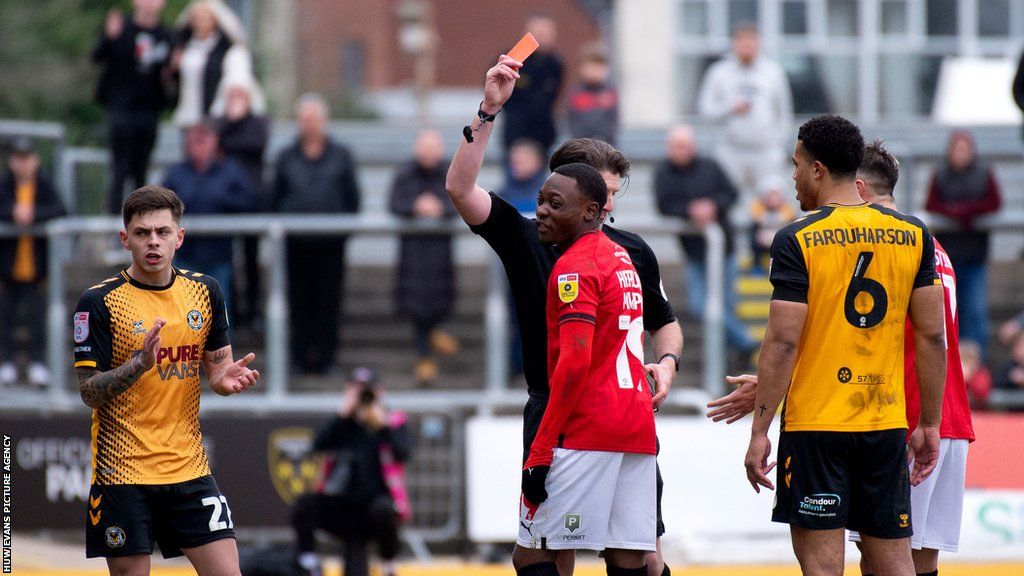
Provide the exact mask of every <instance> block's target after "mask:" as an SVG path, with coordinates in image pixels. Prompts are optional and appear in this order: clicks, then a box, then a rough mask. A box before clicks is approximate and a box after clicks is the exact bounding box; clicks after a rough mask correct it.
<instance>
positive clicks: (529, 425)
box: [523, 394, 548, 464]
mask: <svg viewBox="0 0 1024 576" xmlns="http://www.w3.org/2000/svg"><path fill="white" fill-rule="evenodd" d="M547 407H548V399H547V396H534V395H533V394H530V397H529V398H528V399H527V400H526V406H524V407H523V464H526V459H527V458H529V457H530V446H532V445H533V439H534V438H536V437H537V430H538V429H539V428H540V421H541V419H543V418H544V410H545V409H547Z"/></svg>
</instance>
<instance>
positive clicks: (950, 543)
mask: <svg viewBox="0 0 1024 576" xmlns="http://www.w3.org/2000/svg"><path fill="white" fill-rule="evenodd" d="M968 444H969V442H968V441H967V440H963V439H952V438H943V439H942V440H940V441H939V461H938V463H937V464H935V470H933V471H932V473H931V474H930V475H929V476H928V478H926V479H925V481H924V482H922V483H920V484H918V485H917V486H912V487H911V488H910V510H911V512H910V516H911V518H912V519H913V521H914V535H913V536H911V537H910V545H911V546H912V547H913V548H914V549H915V550H920V549H922V548H930V549H932V550H942V551H943V552H956V551H958V550H959V549H960V524H961V521H962V518H963V513H964V481H965V479H966V475H967V445H968ZM850 541H852V542H860V534H859V533H857V532H850Z"/></svg>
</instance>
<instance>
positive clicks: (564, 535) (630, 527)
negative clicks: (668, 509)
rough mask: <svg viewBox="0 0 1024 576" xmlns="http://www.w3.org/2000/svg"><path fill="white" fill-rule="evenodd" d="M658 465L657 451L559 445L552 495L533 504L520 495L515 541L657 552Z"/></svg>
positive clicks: (553, 546) (555, 547) (552, 547)
mask: <svg viewBox="0 0 1024 576" xmlns="http://www.w3.org/2000/svg"><path fill="white" fill-rule="evenodd" d="M656 466H657V464H656V460H655V457H654V455H653V454H627V453H622V452H598V451H589V450H566V449H563V448H555V451H554V458H553V460H552V461H551V470H550V471H549V472H548V477H547V483H546V485H545V488H546V489H547V492H548V499H547V500H546V501H544V502H543V503H541V504H540V505H539V506H537V507H535V508H531V507H529V506H527V505H526V504H525V502H524V501H523V498H522V496H520V498H519V537H518V539H517V540H516V542H517V543H518V544H519V545H520V546H522V547H524V548H542V549H548V550H576V549H584V550H604V549H606V548H616V549H622V550H643V551H646V552H653V551H654V550H655V540H656V539H657V535H656V531H657V526H656V520H657V518H656V517H657V508H656V500H657V490H656V482H657V481H656V472H655V470H656Z"/></svg>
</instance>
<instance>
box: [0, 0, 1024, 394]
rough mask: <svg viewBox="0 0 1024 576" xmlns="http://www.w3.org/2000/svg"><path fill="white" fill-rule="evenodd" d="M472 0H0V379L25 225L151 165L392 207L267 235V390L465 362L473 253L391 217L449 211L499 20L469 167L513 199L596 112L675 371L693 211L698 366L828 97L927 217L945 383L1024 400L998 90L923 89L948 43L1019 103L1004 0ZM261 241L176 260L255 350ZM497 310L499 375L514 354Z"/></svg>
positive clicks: (25, 295) (479, 300) (109, 204)
mask: <svg viewBox="0 0 1024 576" xmlns="http://www.w3.org/2000/svg"><path fill="white" fill-rule="evenodd" d="M498 4H501V6H502V10H504V11H507V13H508V15H510V16H509V17H503V18H501V21H502V22H505V23H507V26H503V27H499V26H498V25H497V20H494V19H493V18H491V13H492V12H493V10H495V9H497V8H485V7H483V6H478V5H477V3H464V2H456V1H453V0H434V1H430V0H375V1H371V2H348V1H346V2H340V3H325V2H314V1H312V0H302V1H296V2H289V1H284V0H267V1H263V2H255V1H253V0H231V1H222V0H192V1H190V2H186V1H184V0H132V1H131V2H117V3H113V2H95V1H90V2H84V3H83V2H71V1H70V0H67V1H65V0H53V1H50V2H45V3H42V4H40V5H39V6H36V5H32V6H30V5H28V4H24V3H4V4H3V5H2V6H0V38H2V40H0V77H2V78H4V80H3V83H4V89H3V90H2V91H0V118H6V119H7V120H3V121H0V146H2V148H0V150H2V151H0V154H2V155H3V157H4V159H5V165H6V174H5V176H4V179H3V182H2V187H0V221H2V222H5V223H10V224H13V225H14V226H16V227H18V229H19V230H21V231H22V233H21V234H16V233H10V234H8V235H7V236H6V237H4V238H3V239H0V291H2V298H0V386H2V387H15V386H21V385H32V386H39V387H44V386H47V385H48V384H49V383H50V377H49V373H48V371H47V366H46V363H45V359H46V358H45V350H46V343H45V338H46V335H45V332H44V323H43V321H42V320H41V319H42V318H44V317H45V310H46V298H47V293H46V274H47V262H46V260H45V258H46V256H47V246H46V241H45V238H43V237H41V236H32V235H30V233H29V228H27V227H30V226H31V225H33V224H41V223H43V222H46V221H48V220H51V219H55V218H61V217H63V216H65V215H78V216H93V215H104V214H106V215H117V214H118V213H119V210H120V203H121V200H122V198H123V197H124V195H125V194H126V193H127V192H129V191H131V190H132V189H133V188H135V187H137V186H140V185H142V184H144V183H150V182H158V183H162V184H164V185H166V186H168V187H169V188H171V189H173V190H175V191H176V192H177V193H178V194H179V195H180V196H181V197H182V199H183V200H184V202H185V204H186V207H187V209H186V214H187V215H188V216H199V215H223V214H251V215H260V217H267V216H268V215H274V214H306V215H332V214H361V215H366V214H370V215H383V214H390V215H392V216H393V217H395V218H397V219H399V220H400V221H402V222H407V223H410V226H409V227H407V228H405V229H403V231H402V232H401V233H400V234H399V235H398V238H397V239H392V238H386V239H381V238H360V237H359V235H358V234H356V235H353V236H352V238H349V236H348V235H335V236H330V235H323V234H318V235H314V236H303V235H301V234H292V235H289V236H288V238H287V241H286V249H285V257H286V261H287V264H286V276H287V286H288V289H287V307H288V311H289V327H290V329H289V332H290V339H289V344H288V351H289V362H290V373H289V375H290V377H292V376H294V378H293V380H292V382H293V384H291V386H292V387H293V388H295V389H299V390H301V389H316V388H317V387H318V386H320V384H318V382H319V381H320V380H322V379H324V378H325V377H326V378H330V377H333V376H337V375H338V374H340V373H342V371H343V370H346V369H348V368H351V367H352V366H355V365H359V364H369V365H373V366H375V368H377V369H379V370H380V371H381V373H382V374H384V375H385V376H386V377H387V378H388V379H389V381H391V382H392V383H393V385H394V386H395V387H398V388H403V387H404V388H415V387H434V388H474V387H478V386H479V385H480V381H481V374H482V370H483V368H482V357H483V350H484V346H485V342H484V335H483V330H482V328H481V324H482V317H483V309H484V306H485V304H484V298H483V296H484V292H485V290H486V284H487V280H488V277H489V276H488V274H489V273H488V271H487V264H488V262H489V260H488V258H487V256H486V255H485V254H483V253H482V252H481V251H480V250H479V247H476V248H474V247H473V246H472V244H473V241H472V239H468V238H462V239H460V238H458V237H457V235H455V234H437V233H430V232H423V231H422V230H421V231H419V232H418V231H417V229H416V227H415V226H412V225H411V224H413V223H416V222H435V223H442V224H444V223H453V222H454V220H455V219H453V216H454V210H453V208H452V206H451V204H450V203H449V202H448V200H447V196H446V193H445V190H444V178H445V173H446V169H447V161H448V155H449V154H450V152H451V150H452V149H453V147H454V145H455V144H456V143H457V138H459V137H460V134H459V131H458V129H459V127H461V124H462V123H464V122H465V121H466V120H467V119H468V118H470V117H471V115H472V113H473V111H474V110H475V108H476V104H477V102H478V99H479V85H480V80H481V79H482V78H483V73H484V71H485V70H486V68H487V67H488V66H489V65H490V64H491V63H493V61H494V60H495V59H496V57H497V55H498V54H499V53H500V52H501V51H502V50H503V49H507V47H508V46H511V44H512V43H513V42H514V41H515V40H516V39H517V38H518V37H519V35H521V33H522V32H523V30H524V29H525V30H528V31H530V32H532V33H533V34H534V36H535V37H536V38H537V39H538V41H539V42H540V49H539V51H538V52H537V53H536V54H534V55H533V56H532V57H531V58H530V59H529V60H528V61H527V63H526V66H525V68H524V69H523V76H522V78H521V79H520V81H519V83H518V85H517V88H516V91H515V93H514V95H513V97H512V99H511V100H510V101H509V103H508V105H507V106H506V107H505V109H504V110H503V111H502V112H501V114H500V115H499V123H500V130H501V136H502V137H501V138H498V139H495V140H496V142H495V143H494V146H496V147H500V148H501V149H502V150H503V152H504V154H495V155H493V158H501V160H500V161H499V162H496V163H495V164H494V165H490V166H489V167H488V170H487V171H486V173H485V176H484V178H485V180H486V182H487V183H488V184H489V185H490V186H491V189H492V190H494V191H495V192H497V193H500V194H501V195H502V196H504V197H506V198H507V199H509V201H510V202H512V203H513V204H514V205H515V206H516V207H518V208H519V209H520V210H521V211H523V212H527V213H529V212H532V210H533V206H534V204H535V198H536V192H537V190H538V189H539V187H540V184H541V183H542V182H543V180H544V178H545V177H546V175H547V169H546V164H547V162H546V159H547V155H548V153H550V151H551V150H553V147H554V146H556V145H557V144H558V143H560V142H562V141H564V140H565V139H567V138H571V137H579V136H584V137H597V138H602V139H604V140H607V141H609V142H611V143H613V144H614V145H616V146H619V147H620V148H621V149H622V150H623V151H624V152H625V153H626V155H627V157H629V158H630V159H631V160H632V161H633V171H632V176H631V178H630V179H629V182H628V184H629V185H628V186H627V188H626V196H625V198H624V199H623V200H622V201H620V202H618V203H617V205H618V206H621V208H620V209H619V210H618V211H617V213H616V216H617V217H620V218H621V219H622V221H623V222H626V223H627V225H630V226H633V227H635V228H636V229H638V230H640V231H645V230H646V229H649V228H651V227H656V225H657V223H658V222H665V221H671V220H673V219H674V220H681V221H685V222H686V223H687V224H689V225H690V226H691V230H693V231H694V232H693V233H689V234H687V235H683V236H680V237H678V239H676V238H675V237H673V236H665V235H664V234H662V235H658V234H657V232H654V233H653V234H648V233H646V232H644V235H645V236H650V237H652V245H654V246H655V248H656V250H658V252H659V258H660V259H661V260H662V262H663V265H664V270H663V274H662V275H663V277H664V278H665V279H666V282H665V284H666V286H665V288H666V290H667V291H668V293H669V297H670V298H671V299H672V300H673V302H674V303H675V308H676V312H677V314H678V315H679V316H680V318H681V319H682V320H683V322H684V332H685V333H686V336H687V348H688V350H687V356H686V357H685V358H684V365H683V369H682V371H681V381H680V384H679V385H680V386H693V385H696V384H698V383H699V378H697V377H696V376H695V375H696V374H697V373H698V372H699V371H700V369H701V367H700V361H699V360H700V357H699V354H697V353H695V352H694V350H699V348H700V342H701V324H702V320H703V311H704V309H705V308H706V303H707V285H708V277H707V275H708V270H707V263H706V262H705V258H706V245H705V240H704V237H703V236H702V235H701V233H700V231H701V230H703V229H704V228H705V227H707V226H708V225H709V224H710V223H716V224H718V225H719V226H721V228H722V229H723V230H724V231H725V232H726V258H725V274H724V278H725V283H724V286H725V295H724V296H725V303H726V309H725V319H724V328H725V333H726V338H727V340H726V341H727V350H728V353H729V358H728V366H729V368H730V369H732V370H747V369H750V368H751V367H752V366H753V362H754V358H755V355H756V351H757V348H758V344H759V338H760V336H761V335H762V333H763V326H764V320H765V317H766V315H767V291H768V290H769V288H768V284H767V280H766V272H767V268H768V261H767V254H768V248H769V246H770V242H771V238H772V236H773V234H774V233H775V231H776V230H778V229H779V228H780V227H781V226H783V225H784V224H785V223H787V222H789V221H791V220H793V219H795V218H797V217H798V216H799V213H798V210H797V209H796V207H795V205H794V199H793V186H792V184H791V181H790V179H789V169H788V162H789V154H790V153H791V151H790V146H791V143H792V141H793V134H794V130H795V127H796V125H797V124H798V123H799V121H800V118H801V117H805V116H807V115H809V114H814V113H820V112H836V113H842V114H847V115H850V116H851V117H853V118H854V119H856V120H858V121H859V122H860V123H861V124H862V125H863V126H864V129H865V134H866V135H867V136H870V137H876V136H880V137H883V138H886V139H887V140H889V142H890V143H891V146H890V148H891V149H892V150H893V151H894V152H895V153H896V155H897V156H898V157H900V159H901V160H902V161H903V162H904V165H903V166H904V173H903V179H902V180H901V184H900V187H899V188H897V195H896V196H897V202H898V203H900V205H901V207H902V208H903V209H905V210H909V211H911V212H914V213H917V214H921V215H925V216H926V217H928V218H929V222H930V223H933V226H935V228H936V237H937V238H939V240H940V241H941V242H942V243H943V245H944V246H945V247H946V249H947V250H948V251H949V254H950V256H951V258H952V260H953V264H954V267H955V269H956V272H957V275H958V286H957V302H958V306H959V312H960V327H961V342H962V343H963V344H962V346H963V348H964V349H963V350H962V351H961V353H962V355H963V358H964V362H965V373H966V374H968V380H969V387H970V391H971V394H972V399H973V401H974V402H975V405H976V406H977V407H978V408H985V407H987V406H988V404H989V402H988V401H989V397H990V395H991V392H992V390H994V389H995V390H999V389H1004V390H1011V391H1021V393H1022V396H1018V397H1017V398H1024V299H1022V298H1021V296H1020V293H1019V291H1016V290H1013V289H1012V288H1015V287H1016V281H1015V280H1014V279H1015V278H1020V277H1021V272H1022V260H1021V251H1022V248H1024V237H1022V233H1021V230H1020V229H1019V228H1018V229H1014V228H1013V227H1012V226H1001V225H1000V224H999V222H1000V221H999V220H998V216H999V215H1000V214H1005V213H1008V212H1012V213H1019V212H1020V211H1021V210H1022V207H1024V154H1022V152H1024V148H1022V147H1021V142H1020V140H1019V138H1018V133H1017V132H1016V129H1015V126H1016V123H1018V122H1019V112H1018V111H1016V110H1015V109H1014V110H1011V111H1010V116H1008V118H1009V120H1008V121H1007V120H1005V118H1004V121H1003V122H1002V124H1001V125H1000V124H999V122H996V123H995V124H993V123H992V121H991V120H990V119H985V118H980V117H979V116H978V114H979V111H978V110H976V109H975V110H971V108H977V106H973V107H972V106H968V107H967V110H964V109H963V107H961V109H959V110H958V109H956V106H954V105H952V104H951V105H950V106H952V107H953V112H952V113H951V114H953V116H956V115H957V114H959V116H958V118H960V120H959V121H949V120H948V118H946V117H940V116H941V114H940V109H942V110H945V109H946V108H947V106H946V104H945V103H944V100H943V99H944V92H943V90H944V88H943V87H944V85H945V84H947V83H949V82H954V83H959V84H957V85H959V86H963V85H964V83H969V82H970V81H971V78H972V77H971V76H963V75H961V76H957V75H956V73H955V72H956V71H955V70H954V68H955V66H953V64H955V63H956V62H957V61H959V60H963V59H970V58H981V59H984V58H985V57H987V58H988V59H989V61H990V62H1001V63H1002V68H1001V70H1004V71H1003V73H1002V76H998V75H996V76H998V77H999V78H1002V79H1004V80H1005V82H1004V83H1003V84H1001V85H999V84H996V85H992V84H991V83H990V84H988V85H985V84H984V82H981V86H980V87H979V88H977V89H978V90H983V91H991V90H1001V91H1003V95H1004V98H1003V100H1005V101H1006V102H1012V100H1011V97H1012V98H1015V99H1016V103H1017V105H1018V106H1024V78H1022V74H1024V72H1022V71H1019V70H1018V71H1016V80H1015V81H1014V78H1013V70H1010V68H1015V67H1016V64H1017V56H1018V55H1019V53H1020V50H1021V48H1022V42H1021V41H1020V38H1024V2H1020V1H1017V0H1002V1H986V0H972V1H970V2H956V1H953V0H949V1H942V0H927V1H924V2H910V1H886V2H864V3H859V2H852V1H846V2H843V1H827V2H826V1H824V0H820V1H819V0H802V1H785V2H757V1H753V0H750V1H743V0H730V1H723V2H712V1H705V0H658V1H656V2H650V3H649V5H646V4H647V3H645V6H644V7H643V8H642V9H641V7H639V6H637V4H640V3H629V2H613V1H603V0H590V1H587V0H563V1H559V2H530V1H526V2H516V3H511V2H501V3H498ZM861 4H864V5H865V6H871V7H872V8H871V9H867V8H865V6H862V5H861ZM965 6H967V8H965ZM541 10H543V11H541ZM72 12H74V13H75V17H74V18H68V17H67V15H68V14H70V13H72ZM908 46H910V48H908ZM1008 63H1012V65H1010V64H1008ZM991 77H992V76H991V75H990V76H986V77H985V78H991ZM979 82H980V81H979ZM982 112H983V111H982ZM943 114H945V112H943ZM972 114H974V116H972ZM979 118H980V119H979ZM968 127H969V128H968ZM993 215H995V217H996V219H995V220H993ZM659 217H661V218H663V219H659ZM993 222H995V224H993ZM186 227H187V226H186ZM452 230H453V231H454V230H455V228H453V229H452ZM478 244H479V243H478ZM75 255H76V258H75V261H74V262H73V263H72V265H73V266H75V267H76V268H75V270H79V269H82V270H85V269H104V270H115V269H116V267H117V266H118V265H120V264H121V263H122V262H125V261H126V258H127V253H126V252H124V251H123V250H121V249H120V247H119V245H114V244H111V243H110V241H109V239H107V240H105V241H102V242H101V241H99V240H97V241H89V239H88V238H81V239H79V241H78V245H77V248H76V252H75ZM268 258H270V257H269V256H268V255H267V254H266V253H265V251H262V250H261V246H260V240H259V237H258V236H256V235H242V234H229V233H225V235H224V236H211V235H201V236H199V235H196V236H191V237H190V238H189V240H188V241H186V243H185V245H184V248H183V249H182V250H181V251H180V252H179V255H178V261H177V264H178V265H179V266H180V267H182V268H186V269H195V270H198V271H202V272H204V273H207V274H209V275H211V276H214V277H215V278H217V280H218V281H219V282H220V283H221V284H222V285H223V286H224V287H225V288H226V293H227V294H228V304H229V308H230V310H231V318H232V321H233V325H234V330H235V333H236V337H237V338H241V339H242V340H243V342H244V341H245V340H246V339H248V340H249V341H250V342H252V343H253V345H254V346H256V347H259V345H260V343H261V342H262V340H261V338H262V337H264V335H265V328H266V326H265V320H266V319H265V317H264V310H266V306H267V302H266V287H265V284H266V281H267V280H266V279H267V277H268V275H269V267H270V266H271V265H272V264H273V263H271V262H268ZM97 275H98V274H97V273H91V272H90V273H85V272H83V273H82V274H81V276H82V277H84V278H95V277H97ZM71 284H75V282H74V281H72V282H71ZM80 288H81V286H77V285H73V286H68V287H67V290H68V293H69V294H72V293H77V290H79V289H80ZM509 317H514V315H511V314H510V315H509ZM511 332H512V334H511V335H510V337H509V343H508V346H507V348H508V351H507V355H508V360H509V362H508V365H509V366H510V375H509V379H510V381H512V382H513V383H514V382H516V381H517V377H518V372H520V371H521V369H522V364H521V360H520V358H519V354H520V352H519V350H520V346H519V343H518V340H517V339H518V336H517V335H516V334H515V327H514V326H513V327H512V330H511ZM1000 407H1002V408H1024V401H1021V400H1013V399H1012V397H1011V400H1009V401H1007V402H1002V403H1000Z"/></svg>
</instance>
